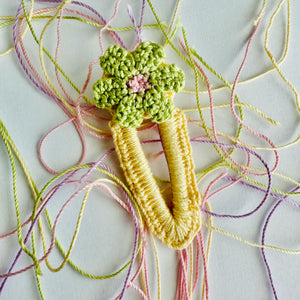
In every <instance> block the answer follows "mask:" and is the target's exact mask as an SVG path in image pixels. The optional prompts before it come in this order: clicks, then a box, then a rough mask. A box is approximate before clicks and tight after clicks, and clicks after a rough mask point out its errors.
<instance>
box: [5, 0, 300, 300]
mask: <svg viewBox="0 0 300 300" xmlns="http://www.w3.org/2000/svg"><path fill="white" fill-rule="evenodd" d="M84 2H85V3H89V4H90V5H92V6H93V7H95V8H96V9H97V10H99V11H100V12H101V14H102V15H103V16H104V17H105V18H106V19H109V18H110V16H111V15H112V13H113V7H114V2H113V1H111V0H106V1H97V2H96V1H91V0H89V1H87V0H86V1H84ZM153 2H154V6H155V8H156V9H157V12H158V15H159V17H160V19H161V20H162V21H165V22H166V23H169V22H170V20H171V16H172V12H173V9H174V6H175V1H170V0H168V1H153ZM269 2H270V3H268V5H267V10H266V14H265V18H264V19H263V22H262V24H261V27H260V29H259V31H258V34H257V36H256V38H255V40H254V42H253V46H252V48H251V51H250V55H249V59H248V62H247V65H246V67H245V69H244V71H243V73H242V76H241V80H243V79H247V78H250V77H252V76H254V75H256V74H259V73H261V72H263V71H264V70H267V69H269V68H270V67H271V63H270V61H269V60H268V57H267V55H266V54H265V52H264V49H263V39H264V33H265V30H266V26H267V22H268V21H269V18H270V16H271V14H272V12H273V11H274V9H275V6H276V5H277V3H278V1H269ZM128 3H129V4H131V5H132V7H133V12H134V14H135V15H136V16H139V12H140V8H141V1H137V0H136V1H133V0H132V1H128V0H123V1H122V4H121V6H120V12H119V15H118V17H117V18H116V20H115V21H114V22H113V24H112V25H113V26H128V25H131V24H130V20H129V17H128V14H127V4H128ZM18 4H19V1H11V0H1V4H0V15H9V14H15V12H16V10H17V6H18ZM261 5H262V1H249V0H245V1H234V0H229V1H222V0H218V1H203V0H200V1H196V0H193V1H192V0H183V1H182V4H181V8H180V10H179V16H180V21H181V24H182V25H183V26H184V27H185V29H186V31H187V37H188V40H189V44H190V45H191V46H194V47H195V49H196V50H197V51H198V53H199V54H200V55H201V56H202V57H203V58H204V59H205V60H206V61H207V62H208V63H209V64H210V65H211V66H212V67H213V68H215V69H216V70H217V71H218V72H219V73H220V74H222V75H223V76H224V77H225V78H226V79H227V80H228V81H229V82H233V80H234V77H235V75H236V72H237V70H238V67H239V65H240V63H241V61H242V58H243V55H244V51H245V45H246V42H247V38H248V37H249V35H250V33H251V30H252V28H253V26H252V23H253V20H254V19H255V18H256V16H257V14H258V12H259V10H260V7H261ZM42 6H44V4H43V5H37V7H42ZM299 13H300V5H299V3H296V2H295V1H292V14H291V43H290V50H289V53H288V56H287V58H286V60H285V62H284V63H283V65H282V66H281V69H282V70H283V72H284V74H285V75H286V76H287V78H288V79H289V80H290V81H291V82H292V83H293V84H294V86H295V87H296V88H297V89H299V88H300V76H299V68H300V57H299V54H298V49H299V47H300V35H299V34H298V28H299V26H300V24H299V22H300V21H299V18H298V17H297V16H298V15H299ZM144 23H145V24H152V23H155V19H154V18H153V16H152V13H151V11H150V8H149V7H148V5H146V15H145V21H144ZM34 24H35V25H36V23H34ZM285 25H286V9H285V6H284V8H283V10H282V12H281V13H279V15H278V18H277V19H276V21H275V23H274V27H273V29H272V31H271V36H270V48H271V49H272V52H273V54H274V55H275V57H276V58H277V59H278V58H279V57H280V56H281V53H282V51H283V45H284V37H285V31H284V28H285ZM39 28H42V27H39ZM55 31H56V29H55V26H52V27H51V28H50V29H49V32H48V34H47V36H46V39H45V47H46V48H47V49H49V50H50V51H51V53H54V50H55V41H56V36H55ZM37 32H39V31H37ZM62 32H63V42H62V43H63V44H62V49H61V54H60V60H59V63H60V64H61V65H62V66H63V68H64V70H65V71H66V72H67V74H69V76H70V77H71V78H72V80H73V81H74V82H75V83H76V84H77V85H78V86H79V87H82V86H83V83H84V80H85V78H86V75H87V71H88V64H89V62H90V61H92V60H94V59H96V58H97V57H98V56H99V55H100V48H99V43H98V31H97V29H91V28H90V27H88V26H86V25H83V24H81V23H80V24H79V23H77V22H74V21H66V22H65V23H64V24H63V27H62ZM11 34H12V30H11V29H5V30H3V29H1V30H0V51H2V50H4V49H6V47H7V46H8V45H9V44H11V42H12V37H11ZM123 36H124V39H125V41H127V42H128V44H127V45H129V46H131V45H133V43H134V37H135V36H134V33H133V32H131V33H126V34H124V35H123ZM144 37H145V39H153V40H156V41H158V42H162V41H163V39H162V35H160V34H159V32H158V31H156V30H153V29H152V30H145V31H144ZM110 42H111V41H110V40H105V46H108V45H109V43H110ZM32 45H33V41H32V39H31V38H29V34H27V38H26V46H27V49H28V51H29V53H31V50H32V51H35V52H34V53H35V55H33V56H31V59H32V60H33V62H35V64H38V63H39V58H38V56H37V52H36V51H37V48H36V47H35V48H32ZM33 49H35V50H33ZM168 60H169V61H172V62H178V64H179V65H180V66H181V67H183V68H185V66H184V64H183V63H182V62H180V61H178V59H177V57H176V56H175V54H174V52H173V51H172V50H168ZM47 67H49V70H50V65H49V64H47ZM0 70H1V72H0V105H1V110H0V118H1V119H2V120H3V122H4V124H5V125H6V126H7V128H8V131H9V133H10V134H11V136H12V138H13V140H14V141H15V143H16V145H17V147H18V149H19V151H20V153H21V155H22V157H23V158H24V160H25V162H26V164H27V166H28V167H29V170H30V172H31V174H32V176H33V178H34V180H35V181H36V183H37V185H38V187H39V188H41V187H42V186H43V185H44V184H45V183H46V182H47V181H48V180H49V179H50V178H51V177H52V176H51V175H49V174H48V173H47V172H46V171H45V170H44V168H43V167H42V166H41V164H40V162H39V160H38V155H37V146H38V143H39V141H40V139H41V138H42V137H43V136H44V135H45V134H46V133H47V132H48V131H49V130H51V129H52V128H53V127H55V126H56V125H58V124H59V123H61V122H63V121H65V120H66V116H65V115H64V113H63V112H62V111H61V110H60V109H59V108H58V106H57V105H56V104H55V103H54V102H53V101H52V100H51V99H49V98H48V97H46V96H44V95H43V94H41V93H40V92H39V91H38V90H37V89H36V88H35V87H33V85H32V84H31V83H30V82H29V80H28V79H27V78H26V77H25V74H24V72H23V71H22V70H21V68H20V66H19V63H18V61H17V59H16V55H15V54H13V53H11V54H9V55H7V56H5V57H0ZM93 70H94V71H93V78H92V80H91V82H93V81H95V80H97V78H98V77H99V74H100V72H101V70H100V68H99V67H95V68H94V69H93ZM50 74H51V76H54V72H53V68H52V69H51V71H50ZM192 75H193V74H192V72H191V71H188V72H187V83H186V85H187V88H193V86H194V82H193V77H192ZM52 78H53V77H52ZM209 78H210V79H211V82H212V84H213V85H214V87H217V86H218V85H219V82H218V81H216V80H215V79H214V78H213V77H212V76H211V75H210V74H209ZM203 87H204V86H203ZM69 91H71V89H69ZM237 91H238V93H239V96H240V98H241V101H242V102H247V103H249V104H251V105H254V106H255V107H257V108H258V109H260V110H262V111H263V112H265V113H267V114H268V115H269V116H270V117H272V118H273V119H275V120H276V121H278V122H280V124H281V125H280V126H279V127H277V128H275V127H274V126H272V125H269V124H268V123H267V122H265V121H263V120H262V119H260V118H258V117H257V116H255V114H254V113H251V112H249V111H248V110H247V111H246V119H245V121H246V123H247V124H249V126H251V127H252V128H254V129H257V130H259V131H261V132H263V133H264V134H266V135H268V136H269V137H270V138H271V140H272V141H274V143H275V144H276V145H283V144H285V143H288V142H290V141H292V140H294V139H295V138H296V137H297V136H298V134H299V131H300V130H299V129H300V126H299V114H297V112H296V106H295V101H294V98H293V94H292V93H291V91H290V90H289V89H288V88H287V86H286V85H285V84H284V83H283V81H282V80H281V79H280V77H279V76H278V74H276V72H275V71H273V72H271V73H269V74H267V75H265V76H263V77H260V78H258V79H256V80H254V81H252V82H250V83H247V84H242V85H239V86H238V89H237ZM87 94H88V96H90V97H92V90H91V89H90V90H89V92H88V93H87ZM73 95H75V94H73ZM229 99H230V93H229V92H228V91H225V90H222V91H219V92H215V93H214V100H215V103H217V104H219V103H228V101H229ZM175 101H176V104H177V105H178V106H179V107H195V106H196V100H195V98H194V97H193V96H191V95H189V94H188V95H179V96H178V97H177V98H176V100H175ZM201 103H202V105H208V103H209V102H208V97H207V95H206V94H201ZM205 114H206V116H207V118H208V117H209V112H208V110H206V111H205ZM190 115H191V116H197V114H190ZM216 124H217V129H220V130H222V131H223V132H226V133H229V134H233V133H234V132H235V129H236V128H235V127H234V128H232V126H233V125H234V124H235V123H234V121H233V119H232V117H231V116H230V113H229V110H222V109H221V110H218V109H217V110H216ZM234 126H235V125H234ZM201 134H202V132H201ZM87 136H88V134H87ZM242 139H243V140H244V141H248V142H249V143H252V144H255V145H262V146H265V144H264V143H263V142H261V141H259V140H258V139H256V138H253V137H252V136H250V135H249V134H248V133H247V132H246V131H245V130H244V132H243V134H242ZM87 142H88V153H87V157H86V160H85V161H86V162H90V161H96V160H97V159H99V158H100V157H101V155H102V154H103V153H104V152H105V151H106V150H108V149H109V148H111V147H112V143H111V142H108V141H97V140H96V139H94V138H93V137H90V136H88V137H87ZM58 143H59V145H58ZM193 147H194V149H193V150H194V152H193V153H194V157H195V161H196V166H197V169H198V170H199V169H201V168H203V167H205V166H208V165H209V164H211V163H212V162H214V161H215V159H216V158H217V155H216V154H215V153H214V152H213V151H212V150H211V149H212V147H211V146H204V145H197V146H193ZM80 150H81V149H80V142H79V139H78V137H77V136H76V132H75V130H74V128H73V127H72V126H70V125H67V126H65V127H63V128H62V129H60V130H59V131H57V132H56V133H54V135H52V136H51V137H50V138H49V140H48V142H47V144H46V145H45V153H44V154H45V158H46V159H47V162H49V165H50V166H51V167H53V168H54V169H56V170H63V169H65V168H67V167H69V166H71V165H73V164H74V163H75V162H76V161H77V159H78V158H79V156H80ZM155 150H157V151H158V150H159V149H156V148H155V147H153V148H150V147H149V148H147V149H146V150H145V151H146V153H148V154H149V153H151V152H154V151H155ZM299 150H300V146H299V145H296V146H293V147H290V148H288V149H286V150H282V151H280V165H279V168H278V172H281V173H283V174H285V175H288V176H291V177H292V178H294V179H296V180H299V175H300V174H299V167H300V160H299ZM259 153H260V154H261V155H263V157H264V159H265V160H266V161H267V162H268V163H269V164H270V165H272V163H274V156H273V155H272V154H271V153H266V152H263V151H259ZM242 157H243V156H242ZM117 164H118V163H117V161H116V157H115V156H113V157H112V159H111V165H112V166H117ZM153 165H154V171H155V172H156V174H158V175H165V170H160V168H158V167H159V164H158V163H155V162H154V163H153ZM257 166H260V165H259V164H257ZM8 169H9V162H8V157H7V154H6V152H5V149H4V146H3V144H2V142H1V143H0V199H1V200H0V216H1V217H0V233H1V234H2V233H4V232H7V231H8V230H11V229H13V228H14V227H15V223H14V220H15V212H14V208H13V198H12V188H11V174H10V173H8V171H7V170H8ZM7 174H8V176H7ZM272 179H273V182H274V186H275V187H277V188H282V189H283V190H288V189H290V188H291V187H292V185H291V184H290V183H287V182H284V181H283V180H281V179H279V178H278V177H275V176H273V178H272ZM18 180H19V198H20V203H21V210H22V212H23V217H22V219H23V220H25V219H26V218H28V216H29V215H30V213H31V207H32V204H31V201H32V200H31V198H30V194H29V191H28V190H27V188H25V187H24V184H23V182H22V179H21V176H19V177H18ZM206 184H207V182H204V183H203V185H204V186H206ZM200 190H201V191H202V192H204V191H205V189H204V187H200ZM66 195H67V192H64V193H60V194H58V196H57V197H56V198H55V200H54V201H53V203H52V204H50V206H49V211H50V215H51V216H52V218H53V217H54V216H55V213H57V211H58V209H59V208H60V206H61V205H62V203H63V200H65V197H66ZM261 197H262V195H261V194H260V193H258V192H255V191H253V190H250V189H248V188H246V187H243V186H239V185H237V186H235V187H234V188H232V189H229V190H227V191H226V192H224V193H221V194H220V195H219V196H217V197H214V198H213V199H212V202H211V203H212V209H213V211H215V212H218V213H231V214H241V213H244V212H248V211H250V210H251V209H253V208H254V207H255V206H256V205H257V203H258V202H259V200H260V199H261ZM292 199H293V200H296V201H297V200H298V201H299V200H300V199H299V196H298V197H296V196H295V197H293V198H292ZM273 201H274V199H273V198H271V197H270V198H269V199H268V201H267V203H266V205H264V207H263V208H262V209H261V210H260V212H259V213H257V214H256V215H254V216H251V217H249V218H246V219H242V220H231V219H230V220H223V219H222V220H217V219H215V222H214V225H215V226H216V227H219V228H222V229H224V230H227V231H230V232H232V233H234V234H237V235H240V236H241V237H243V238H246V239H248V240H251V241H253V242H258V243H259V242H260V235H261V225H262V223H263V220H264V215H265V214H266V212H267V211H268V210H269V208H270V206H271V204H272V202H273ZM79 206H80V201H79V200H77V201H75V202H74V204H72V205H71V206H70V207H69V209H68V210H67V211H66V213H65V215H64V216H63V218H62V221H61V223H60V226H59V228H58V236H59V237H60V239H61V240H63V241H64V242H63V246H64V247H65V248H67V246H68V245H69V242H70V237H71V234H72V230H73V228H74V225H75V222H76V217H77V213H78V209H79ZM299 230H300V219H299V215H298V210H297V209H296V208H294V207H290V206H285V205H283V206H281V207H280V208H279V209H278V210H277V211H276V213H275V215H274V217H273V218H272V219H271V222H270V226H269V230H268V232H267V235H266V243H267V244H272V245H277V246H281V247H284V248H291V249H300V242H299V234H298V232H299ZM133 238H134V226H133V223H132V221H131V220H129V218H128V217H127V215H126V213H125V212H124V211H122V210H121V209H120V208H119V207H118V205H117V204H116V203H114V202H113V201H111V200H110V199H109V198H108V197H106V196H105V195H104V194H103V193H101V192H96V191H95V192H93V193H92V197H91V199H90V200H89V201H88V204H87V208H86V213H85V216H84V218H83V224H82V229H81V232H80V235H79V238H78V242H77V244H76V247H75V249H74V251H73V252H72V259H73V260H74V261H75V262H76V263H78V265H79V266H81V267H84V269H85V270H86V271H88V272H91V273H94V274H99V275H100V274H103V275H105V274H108V273H110V272H113V271H116V270H117V268H118V267H119V266H121V265H123V264H124V263H125V262H126V261H127V260H128V259H129V257H130V255H131V248H132V242H133ZM158 248H159V255H160V263H161V265H160V266H161V272H162V274H161V275H162V277H161V278H162V299H163V300H169V299H170V300H171V299H174V295H175V284H176V282H175V280H176V276H177V275H176V262H177V261H178V258H177V257H176V253H175V251H173V250H170V249H167V248H166V247H165V246H163V245H161V244H160V243H159V242H158ZM17 249H18V245H17V242H16V241H15V239H8V240H5V241H0V253H1V254H0V255H1V265H0V272H1V273H4V272H6V270H7V268H8V266H9V262H10V261H12V257H13V256H14V253H16V251H17ZM148 252H149V253H148V257H147V258H148V262H149V280H150V286H151V289H152V291H153V292H152V293H153V295H152V297H153V299H156V298H157V296H156V294H157V290H156V285H155V282H156V277H155V264H154V253H153V251H152V250H151V248H150V247H149V251H148ZM83 253H86V254H85V255H83ZM266 253H267V258H268V261H269V263H270V266H271V269H272V272H273V274H274V282H275V285H276V287H277V291H278V296H279V299H284V300H285V299H289V300H290V299H291V300H296V299H299V293H300V286H299V283H298V278H299V274H300V271H299V270H300V257H299V256H293V255H287V254H282V253H279V252H274V251H272V250H266ZM50 261H51V263H52V265H53V266H58V265H59V264H60V262H61V261H62V258H61V256H60V255H59V254H58V252H55V253H54V254H52V255H51V256H50ZM4 262H5V263H4ZM29 263H31V260H30V259H28V258H27V257H25V255H23V256H22V259H21V260H20V261H19V263H18V265H17V267H16V269H18V268H21V267H24V266H26V265H27V264H29ZM151 264H152V265H151ZM42 270H43V273H44V276H43V277H41V283H42V287H43V290H44V292H45V296H46V299H49V300H52V299H55V300H60V299H74V300H77V299H78V300H79V299H112V298H113V297H115V296H116V295H117V294H118V293H119V292H120V289H121V288H120V287H121V284H122V283H123V281H124V277H125V275H126V273H125V272H124V273H122V274H121V275H119V276H117V277H116V278H113V279H108V280H104V281H98V280H92V279H86V278H84V277H83V276H81V275H80V274H77V273H76V272H75V271H74V270H73V269H71V268H70V267H69V266H66V267H65V268H64V269H63V270H62V271H60V272H58V273H51V272H50V271H49V270H48V269H47V268H46V266H45V264H42ZM201 274H202V275H201V276H203V270H202V269H201ZM209 284H210V286H209V288H210V299H211V300H223V299H225V300H227V299H231V300H239V299H247V300H248V299H250V300H252V299H262V300H265V299H273V296H272V292H271V287H270V284H269V282H268V279H267V272H266V268H265V266H264V265H263V261H262V257H261V254H260V250H259V249H256V248H252V247H249V246H247V245H244V244H242V243H240V242H238V241H235V240H233V239H231V238H229V237H226V236H223V235H221V234H219V233H215V234H214V238H213V242H212V249H211V255H210V261H209ZM195 296H198V298H197V297H195V299H196V298H197V299H199V292H198V293H196V295H195ZM1 299H4V300H7V299H33V300H34V299H39V296H38V291H37V288H36V284H35V279H34V276H33V273H32V272H31V271H29V272H27V273H25V274H22V275H19V276H17V277H14V278H12V279H9V280H8V283H7V285H6V287H5V289H4V292H3V295H2V298H1ZM125 299H140V297H139V296H138V295H137V294H136V293H135V292H134V291H132V290H130V291H129V292H128V294H127V295H126V297H125Z"/></svg>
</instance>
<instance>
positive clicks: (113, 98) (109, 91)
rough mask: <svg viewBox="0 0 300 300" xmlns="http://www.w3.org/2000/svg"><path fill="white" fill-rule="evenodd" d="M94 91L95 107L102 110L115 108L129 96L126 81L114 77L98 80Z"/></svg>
mask: <svg viewBox="0 0 300 300" xmlns="http://www.w3.org/2000/svg"><path fill="white" fill-rule="evenodd" d="M93 89H94V102H95V105H96V106H97V107H100V108H113V107H115V106H116V105H117V104H118V103H119V102H120V100H121V99H122V98H124V96H125V95H127V94H128V88H127V85H126V82H125V80H122V79H119V78H114V77H112V78H107V79H104V80H98V81H97V82H96V83H95V84H94V85H93Z"/></svg>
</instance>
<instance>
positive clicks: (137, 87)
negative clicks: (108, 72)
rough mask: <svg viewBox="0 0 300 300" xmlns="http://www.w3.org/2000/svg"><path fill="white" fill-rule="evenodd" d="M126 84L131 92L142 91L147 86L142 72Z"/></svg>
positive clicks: (146, 80)
mask: <svg viewBox="0 0 300 300" xmlns="http://www.w3.org/2000/svg"><path fill="white" fill-rule="evenodd" d="M127 84H128V86H129V87H130V89H131V91H132V92H133V93H140V92H144V91H146V90H147V89H148V88H149V83H148V79H147V77H145V76H144V75H142V74H139V75H136V76H134V77H132V78H131V79H129V80H128V81H127Z"/></svg>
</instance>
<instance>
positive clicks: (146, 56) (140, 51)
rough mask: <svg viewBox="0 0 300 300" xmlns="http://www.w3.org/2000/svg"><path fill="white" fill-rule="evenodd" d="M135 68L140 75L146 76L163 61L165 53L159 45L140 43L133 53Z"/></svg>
mask: <svg viewBox="0 0 300 300" xmlns="http://www.w3.org/2000/svg"><path fill="white" fill-rule="evenodd" d="M133 56H134V60H135V68H136V69H137V70H138V71H139V72H140V73H141V74H146V73H148V72H151V71H154V70H155V69H156V68H157V67H158V66H159V65H160V64H161V63H162V61H163V60H164V59H165V51H164V49H163V47H162V46H161V45H159V44H156V43H153V42H150V41H149V42H142V43H140V44H139V45H138V47H137V48H136V49H135V51H134V53H133Z"/></svg>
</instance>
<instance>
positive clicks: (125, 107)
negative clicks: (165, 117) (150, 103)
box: [114, 94, 144, 128]
mask: <svg viewBox="0 0 300 300" xmlns="http://www.w3.org/2000/svg"><path fill="white" fill-rule="evenodd" d="M143 116H144V109H143V98H142V97H141V96H140V95H138V94H130V95H128V96H125V97H124V98H123V99H122V101H121V102H120V103H119V105H118V108H117V110H116V112H115V115H114V119H115V121H116V122H117V123H119V124H120V125H121V126H122V127H125V128H133V127H138V126H139V125H140V124H141V123H142V122H143Z"/></svg>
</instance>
